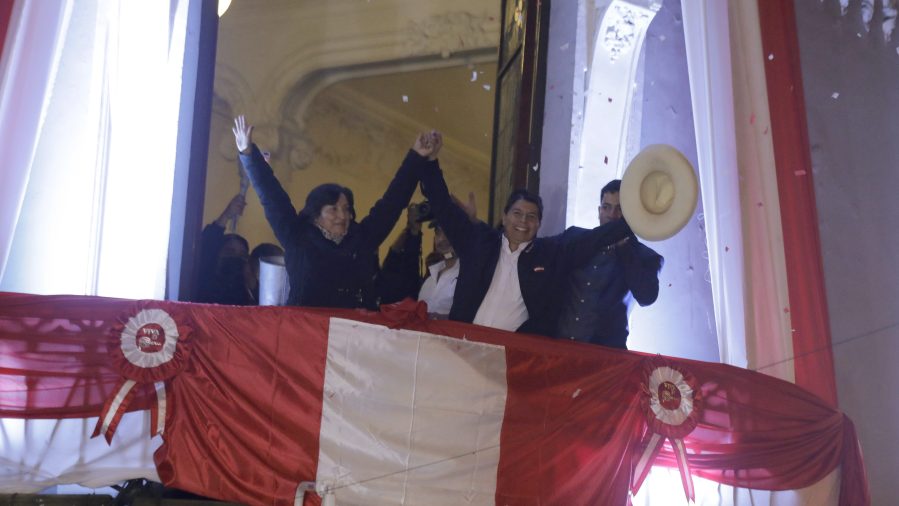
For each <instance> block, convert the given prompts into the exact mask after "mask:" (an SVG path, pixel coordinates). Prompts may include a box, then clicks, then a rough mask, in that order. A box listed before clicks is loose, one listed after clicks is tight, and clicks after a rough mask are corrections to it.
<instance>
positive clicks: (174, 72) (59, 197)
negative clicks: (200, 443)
mask: <svg viewBox="0 0 899 506" xmlns="http://www.w3.org/2000/svg"><path fill="white" fill-rule="evenodd" d="M200 3H201V2H199V1H197V0H171V1H165V2H130V1H129V2H122V1H119V0H80V1H79V2H77V3H75V2H71V1H70V0H69V1H66V0H58V1H56V0H54V1H46V2H45V1H40V2H35V1H17V2H16V3H15V6H14V10H13V16H12V19H11V22H10V25H9V33H8V36H7V43H6V44H5V45H4V57H3V81H2V88H0V90H2V95H0V100H2V108H0V111H2V113H0V161H2V166H3V167H4V169H3V170H0V206H3V207H2V208H0V216H2V218H0V266H2V267H3V269H2V270H0V273H2V274H0V290H3V291H17V292H28V293H41V294H50V293H71V294H84V295H105V296H116V297H127V298H145V299H150V298H156V299H161V298H163V296H164V290H165V272H166V271H165V267H166V255H167V249H168V242H169V226H170V214H171V208H172V184H173V178H174V171H175V146H176V137H177V136H178V119H179V118H178V115H179V101H180V98H181V89H182V70H183V66H184V61H185V40H186V36H187V29H188V21H189V20H188V14H189V11H190V16H191V19H192V20H194V21H193V22H198V21H197V20H196V19H195V18H198V17H199V15H198V14H197V13H198V11H199V4H200ZM186 126H187V127H188V128H189V125H186ZM2 360H3V358H2V354H0V365H2ZM126 416H127V417H128V418H129V419H130V421H128V422H125V421H124V420H123V422H122V426H121V429H120V430H119V431H118V433H117V434H116V437H115V438H114V439H113V441H112V445H111V446H108V445H107V444H106V442H105V441H104V440H103V439H102V438H97V439H90V438H89V436H90V434H91V432H92V430H93V427H94V425H95V423H96V419H95V418H94V419H85V420H77V419H76V420H63V421H56V420H29V421H23V420H12V419H4V420H2V424H0V463H2V465H0V492H33V491H38V490H41V489H43V488H46V487H48V486H50V485H54V484H57V483H81V484H84V485H88V486H92V487H95V486H101V485H105V484H110V483H115V482H118V481H121V480H124V479H127V478H134V477H147V478H150V479H155V478H156V469H155V465H154V463H153V458H152V454H153V451H154V450H155V449H156V448H157V447H158V446H159V444H160V443H161V441H160V440H159V439H158V438H156V439H152V440H151V439H150V438H149V436H148V434H149V429H148V421H147V419H146V418H147V415H146V414H145V413H131V414H128V415H126Z"/></svg>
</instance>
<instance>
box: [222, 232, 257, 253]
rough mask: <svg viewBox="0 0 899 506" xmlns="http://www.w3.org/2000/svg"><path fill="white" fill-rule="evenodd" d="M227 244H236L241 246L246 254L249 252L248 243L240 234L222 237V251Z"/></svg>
mask: <svg viewBox="0 0 899 506" xmlns="http://www.w3.org/2000/svg"><path fill="white" fill-rule="evenodd" d="M229 242H236V243H238V244H240V245H242V246H243V248H244V250H246V251H247V252H249V251H250V243H249V242H247V240H246V239H244V237H243V236H242V235H240V234H225V235H224V236H222V249H224V248H225V245H227V244H228V243H229Z"/></svg>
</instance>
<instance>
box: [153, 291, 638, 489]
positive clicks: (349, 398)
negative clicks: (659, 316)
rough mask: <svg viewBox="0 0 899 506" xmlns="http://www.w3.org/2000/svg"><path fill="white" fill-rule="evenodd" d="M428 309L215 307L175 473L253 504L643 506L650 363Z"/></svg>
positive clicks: (186, 385) (177, 444) (176, 409)
mask: <svg viewBox="0 0 899 506" xmlns="http://www.w3.org/2000/svg"><path fill="white" fill-rule="evenodd" d="M410 309H411V311H409V310H410ZM415 309H416V308H415V307H414V306H411V307H407V308H406V309H405V310H396V312H395V313H394V314H392V315H390V317H396V316H398V317H399V319H400V320H393V321H391V318H390V317H388V318H384V317H383V315H379V314H373V313H363V312H355V311H347V312H341V314H340V316H337V315H331V314H323V312H320V311H310V310H291V309H266V308H259V309H251V310H246V311H242V313H244V314H242V315H240V317H236V318H235V317H234V316H232V314H233V311H234V309H231V308H228V309H224V308H216V307H205V308H203V310H204V312H207V313H210V314H209V315H208V317H206V318H202V319H200V320H194V321H192V322H191V325H192V326H193V327H194V335H195V339H197V342H196V343H195V346H194V349H193V357H192V363H193V367H189V368H188V370H186V371H185V373H184V374H181V375H179V376H178V377H176V378H175V379H174V380H173V381H172V382H171V383H170V388H169V395H168V398H169V399H170V401H171V404H172V405H171V407H170V413H171V415H170V417H169V419H168V421H167V423H166V429H165V432H164V434H163V436H164V440H165V443H164V445H163V446H162V448H160V450H159V451H158V452H157V454H156V463H157V467H158V470H159V474H160V477H161V478H162V479H163V481H164V482H166V483H167V484H169V485H171V486H175V487H179V488H183V489H187V490H191V491H194V492H197V493H200V494H204V495H210V496H214V497H219V498H224V499H230V500H236V501H240V502H245V503H249V504H291V503H302V501H303V499H304V497H305V499H307V500H313V501H317V500H318V499H319V497H325V498H327V497H328V496H333V497H334V499H336V504H340V505H345V504H385V505H387V504H391V505H392V504H430V505H437V504H446V505H458V504H494V503H496V504H543V503H546V502H547V501H549V502H561V503H567V504H624V502H626V498H627V495H628V485H629V482H628V478H629V467H630V465H629V457H630V449H631V447H632V446H633V445H635V444H638V443H639V435H640V433H641V431H642V429H643V426H644V416H643V413H642V412H641V411H640V410H639V406H638V402H636V401H637V397H636V396H633V395H624V393H625V392H627V391H630V392H639V391H640V389H639V386H638V385H637V384H636V383H635V381H637V378H636V377H635V376H634V374H633V372H635V371H636V370H637V369H635V368H634V367H633V365H635V364H636V363H637V362H638V361H639V360H637V361H633V360H631V361H627V360H624V361H622V358H624V357H631V356H633V357H634V358H637V359H639V357H638V356H636V355H630V354H626V353H615V352H609V351H608V350H603V351H602V353H601V354H600V355H601V356H603V357H605V358H604V359H603V360H600V361H597V360H596V358H597V357H598V356H600V355H597V354H595V353H590V352H591V351H598V349H597V350H594V349H591V348H589V347H586V346H579V347H570V346H567V345H566V346H561V347H560V346H558V344H557V343H555V342H553V341H548V340H544V339H540V338H535V337H525V336H520V335H514V334H511V333H506V332H500V331H496V330H493V329H486V328H480V327H474V326H470V325H464V324H458V323H454V322H445V321H444V322H433V321H426V320H424V319H419V318H416V317H415V314H416V312H415ZM219 312H220V313H221V314H216V313H219ZM331 313H333V311H332V312H331ZM422 314H423V313H422ZM235 316H236V315H235ZM347 317H349V318H347ZM410 317H412V318H410ZM400 324H402V327H403V328H397V327H398V325H400ZM201 336H209V338H210V340H209V343H208V346H207V345H204V344H203V343H202V342H201V340H202V337H201ZM450 336H455V337H450ZM510 342H511V343H515V345H514V346H511V347H510V346H508V344H509V343H510ZM560 352H561V354H560ZM585 352H586V354H585ZM629 362H630V363H629ZM626 398H630V399H631V400H630V401H625V402H621V400H623V399H626ZM610 457H611V458H610ZM585 485H587V486H585Z"/></svg>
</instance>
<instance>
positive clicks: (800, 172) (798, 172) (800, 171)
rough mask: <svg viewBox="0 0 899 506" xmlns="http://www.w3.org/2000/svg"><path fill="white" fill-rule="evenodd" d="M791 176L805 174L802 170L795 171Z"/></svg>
mask: <svg viewBox="0 0 899 506" xmlns="http://www.w3.org/2000/svg"><path fill="white" fill-rule="evenodd" d="M793 174H796V175H797V176H804V175H805V174H806V172H805V171H804V170H795V171H793Z"/></svg>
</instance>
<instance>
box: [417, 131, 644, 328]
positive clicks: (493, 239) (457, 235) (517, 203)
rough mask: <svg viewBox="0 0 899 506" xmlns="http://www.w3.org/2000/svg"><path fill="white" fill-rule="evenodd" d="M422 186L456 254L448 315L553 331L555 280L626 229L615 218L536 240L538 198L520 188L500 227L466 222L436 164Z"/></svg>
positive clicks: (437, 141) (436, 141)
mask: <svg viewBox="0 0 899 506" xmlns="http://www.w3.org/2000/svg"><path fill="white" fill-rule="evenodd" d="M429 142H430V143H431V144H432V145H434V146H436V149H437V150H439V147H440V146H441V145H442V143H443V139H442V137H441V135H440V133H439V132H432V135H431V137H430V139H429ZM421 187H422V193H424V195H425V198H427V199H428V200H429V201H430V203H431V208H432V209H433V210H434V214H435V216H436V217H437V220H438V222H439V223H440V225H441V227H442V228H443V230H444V232H446V235H447V237H448V238H449V240H450V242H451V243H452V244H453V248H454V249H455V252H456V254H457V255H458V257H459V263H460V270H459V278H458V281H457V283H456V292H455V297H454V299H453V305H452V308H451V310H450V314H449V318H450V319H451V320H457V321H463V322H472V323H475V324H478V325H484V326H488V327H493V328H498V329H503V330H511V331H518V332H527V333H533V334H541V335H546V336H552V333H553V331H554V330H555V325H556V322H557V319H558V304H559V298H560V297H559V292H560V289H561V284H562V283H561V280H564V279H565V278H566V277H567V275H568V274H569V272H570V271H571V270H572V269H574V268H576V267H578V266H581V265H584V264H586V263H587V262H588V261H589V260H590V258H591V257H592V256H593V254H594V253H595V252H596V251H599V250H600V249H602V248H604V247H606V246H609V245H611V244H614V243H616V242H618V241H620V240H622V239H624V238H625V237H627V236H629V235H631V234H632V233H631V231H630V227H628V226H627V223H625V222H624V220H618V221H615V222H611V223H608V224H605V225H602V226H599V227H597V228H595V229H592V230H586V229H578V228H575V227H572V228H569V229H568V230H566V231H565V232H563V233H562V234H559V235H555V236H550V237H541V238H537V231H538V229H539V228H540V221H541V219H542V217H543V201H542V200H541V199H540V197H539V196H537V195H534V194H532V193H530V192H528V191H526V190H518V191H515V192H513V193H512V195H510V196H509V199H508V201H507V202H506V205H505V208H504V209H503V217H502V225H501V227H499V228H493V227H490V226H489V225H487V224H486V223H480V222H477V223H473V222H472V221H471V219H469V217H468V216H467V215H466V213H465V211H463V210H462V209H460V208H459V207H458V206H456V205H454V204H453V202H452V200H451V198H450V195H449V191H448V190H447V187H446V182H445V180H444V178H443V173H442V172H441V170H440V167H439V166H438V165H437V164H430V165H428V166H426V167H425V170H424V171H423V172H422V175H421Z"/></svg>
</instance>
